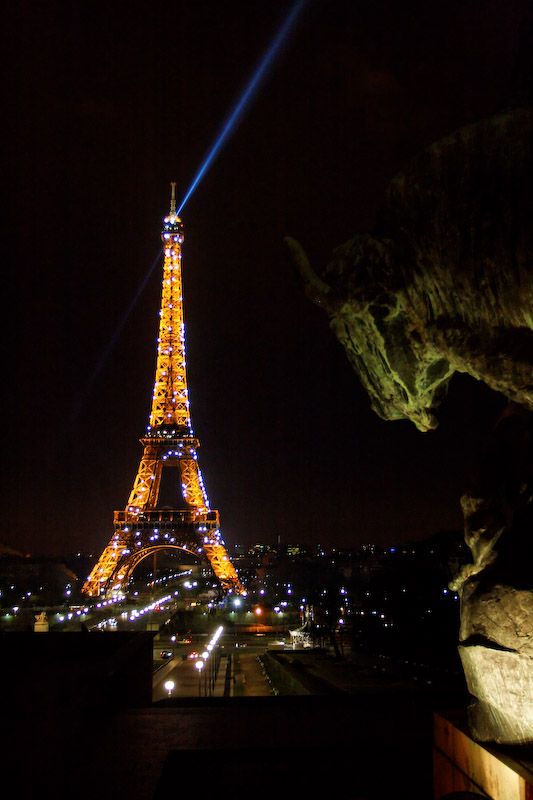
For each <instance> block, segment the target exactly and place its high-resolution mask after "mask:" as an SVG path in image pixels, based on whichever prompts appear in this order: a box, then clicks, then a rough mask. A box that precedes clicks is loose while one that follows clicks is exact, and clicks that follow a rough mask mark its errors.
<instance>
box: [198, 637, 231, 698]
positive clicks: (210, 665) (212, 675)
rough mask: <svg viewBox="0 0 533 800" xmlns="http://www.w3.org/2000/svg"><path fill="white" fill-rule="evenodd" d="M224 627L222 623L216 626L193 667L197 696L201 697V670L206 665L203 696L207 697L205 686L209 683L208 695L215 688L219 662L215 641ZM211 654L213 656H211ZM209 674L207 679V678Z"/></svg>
mask: <svg viewBox="0 0 533 800" xmlns="http://www.w3.org/2000/svg"><path fill="white" fill-rule="evenodd" d="M223 630H224V628H223V627H222V625H220V627H218V628H217V629H216V631H215V633H214V634H213V636H212V637H211V641H210V642H209V644H208V645H207V647H206V649H205V650H204V652H203V653H202V655H201V658H199V659H198V660H197V661H196V662H195V665H194V666H195V667H196V669H197V670H198V696H199V697H201V695H202V671H203V669H204V667H205V666H206V665H207V671H206V672H204V697H207V687H208V685H209V696H210V697H211V692H212V691H213V689H214V688H215V681H216V679H217V674H218V667H219V664H220V653H219V650H218V649H217V642H218V640H219V638H220V636H221V634H222V631H223ZM211 655H213V658H211ZM208 675H209V680H208Z"/></svg>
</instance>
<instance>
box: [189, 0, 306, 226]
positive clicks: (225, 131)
mask: <svg viewBox="0 0 533 800" xmlns="http://www.w3.org/2000/svg"><path fill="white" fill-rule="evenodd" d="M306 2H307V0H298V2H296V3H295V4H294V5H293V7H292V9H291V10H290V11H289V13H288V15H287V17H286V19H285V21H284V22H283V24H282V26H281V28H280V29H279V31H278V33H277V35H276V37H275V39H274V41H273V42H272V44H271V45H270V47H269V48H268V50H267V51H266V53H265V54H264V56H263V58H262V59H261V61H260V62H259V64H258V66H257V68H256V70H255V72H254V74H253V76H252V79H251V80H250V81H249V83H248V84H247V85H246V86H245V88H244V90H243V91H242V93H241V95H240V97H239V100H238V101H237V103H236V105H235V107H234V109H233V111H232V112H231V113H230V115H229V116H228V118H227V120H226V122H225V123H224V125H223V126H222V129H221V131H220V133H219V135H218V137H217V139H216V140H215V143H214V144H213V146H212V147H211V149H210V150H209V151H208V153H207V155H206V157H205V159H204V161H203V164H202V166H201V167H200V169H199V170H198V172H197V173H196V175H195V177H194V180H193V182H192V183H191V185H190V186H189V188H188V190H187V193H186V194H185V197H184V198H183V200H182V201H181V204H180V206H179V208H178V210H177V212H176V213H177V214H178V216H179V215H180V213H181V210H182V208H183V206H184V205H185V203H186V202H187V200H188V199H189V197H190V196H191V194H192V193H193V192H194V190H195V189H196V187H197V186H198V184H199V183H200V181H201V180H202V178H203V176H204V175H205V173H206V172H207V170H208V169H209V167H210V165H211V164H212V162H213V160H214V159H215V157H216V155H217V153H218V152H219V150H220V148H221V147H222V145H223V144H224V142H225V141H226V139H227V138H228V136H229V135H230V133H231V132H232V131H233V130H234V128H235V127H236V125H237V123H238V122H239V120H240V119H241V117H242V115H243V114H244V112H245V111H246V107H247V106H248V105H249V103H250V101H251V99H252V98H253V96H254V94H255V93H256V91H257V89H258V88H259V85H260V83H261V81H262V80H263V78H264V77H265V75H266V73H267V71H268V69H269V67H270V66H271V65H272V62H273V61H274V58H275V57H276V55H277V54H278V52H279V51H280V49H281V46H282V44H283V42H284V41H285V39H286V38H287V36H288V35H289V33H290V31H291V30H292V28H293V26H294V23H295V22H296V20H297V19H298V16H299V15H300V12H301V10H302V8H303V6H304V5H305V3H306Z"/></svg>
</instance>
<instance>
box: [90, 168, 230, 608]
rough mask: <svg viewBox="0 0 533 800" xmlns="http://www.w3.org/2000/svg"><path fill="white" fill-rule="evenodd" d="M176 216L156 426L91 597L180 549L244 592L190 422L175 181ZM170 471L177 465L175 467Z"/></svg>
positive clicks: (166, 272) (169, 248)
mask: <svg viewBox="0 0 533 800" xmlns="http://www.w3.org/2000/svg"><path fill="white" fill-rule="evenodd" d="M171 185H172V198H171V204H170V214H169V216H168V217H165V218H164V225H163V230H162V233H161V238H162V240H163V252H164V263H163V289H162V293H161V311H160V312H159V313H160V323H159V339H158V343H157V365H156V374H155V386H154V395H153V399H152V411H151V414H150V424H149V425H148V428H147V431H146V434H145V436H144V437H143V438H142V439H141V440H140V441H141V444H142V446H143V448H144V452H143V455H142V458H141V463H140V465H139V469H138V472H137V477H136V478H135V481H134V484H133V489H132V491H131V494H130V497H129V500H128V503H127V505H126V508H125V510H124V511H115V515H114V526H115V532H114V534H113V537H112V538H111V541H110V542H109V544H108V545H107V547H106V548H105V550H104V552H103V553H102V555H101V556H100V558H99V560H98V562H97V564H96V565H95V567H94V568H93V570H92V572H91V574H90V575H89V577H88V578H87V581H86V582H85V584H84V586H83V592H84V593H85V594H87V595H89V596H91V597H96V596H98V595H101V594H105V595H106V596H110V595H112V594H114V593H116V592H123V591H124V590H125V588H126V587H127V584H128V581H129V578H130V576H131V574H132V572H133V570H134V569H135V567H136V566H137V565H138V564H139V562H140V561H142V560H143V559H144V558H146V557H147V556H149V555H151V554H153V553H155V552H157V551H158V550H168V549H169V548H174V549H177V550H182V551H186V552H189V553H192V554H193V555H195V556H197V557H198V558H199V559H202V560H205V559H207V560H208V561H209V563H210V564H211V567H212V568H213V571H214V573H215V575H216V576H217V578H218V580H219V581H220V584H221V586H222V588H223V589H224V590H225V591H227V592H235V593H237V594H244V593H245V590H244V587H243V586H242V584H241V582H240V580H239V578H238V576H237V573H236V571H235V568H234V566H233V564H232V563H231V561H230V559H229V556H228V554H227V552H226V549H225V546H224V542H223V540H222V538H221V534H220V530H219V515H218V511H213V510H212V509H210V507H209V500H208V498H207V492H206V490H205V486H204V483H203V480H202V474H201V472H200V468H199V466H198V461H197V455H196V450H197V448H198V447H199V441H198V439H196V438H195V436H194V434H193V430H192V425H191V416H190V411H189V399H188V394H189V393H188V389H187V373H186V361H185V332H184V320H183V296H182V271H181V245H182V242H183V223H182V222H181V220H180V218H179V217H178V216H177V215H176V202H175V189H176V184H175V183H172V184H171ZM170 468H174V469H173V470H171V469H170ZM164 470H165V475H169V476H170V472H172V473H173V474H174V475H176V474H177V476H178V484H177V486H175V488H176V489H179V490H180V491H177V492H175V494H176V495H179V496H181V498H182V499H180V501H179V502H178V507H177V508H169V507H168V506H166V505H165V506H163V507H162V508H161V507H160V506H159V495H160V488H161V479H162V476H163V471H164Z"/></svg>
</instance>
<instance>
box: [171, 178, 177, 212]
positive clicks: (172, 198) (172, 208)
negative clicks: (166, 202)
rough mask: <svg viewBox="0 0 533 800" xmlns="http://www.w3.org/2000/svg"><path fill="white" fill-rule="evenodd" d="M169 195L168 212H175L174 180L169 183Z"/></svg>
mask: <svg viewBox="0 0 533 800" xmlns="http://www.w3.org/2000/svg"><path fill="white" fill-rule="evenodd" d="M170 186H171V195H170V214H171V215H172V214H175V213H176V181H172V182H171V184H170Z"/></svg>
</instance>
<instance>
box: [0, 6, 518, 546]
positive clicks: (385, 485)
mask: <svg viewBox="0 0 533 800" xmlns="http://www.w3.org/2000/svg"><path fill="white" fill-rule="evenodd" d="M528 6H529V3H528V2H525V0H524V2H522V1H521V0H515V1H514V2H504V0H467V1H466V2H465V0H460V2H459V1H458V0H442V2H441V1H440V0H428V1H427V2H425V3H421V2H413V0H404V1H403V2H401V3H398V2H396V0H361V2H357V1H356V0H352V1H349V0H344V1H341V0H329V1H326V0H310V1H309V2H308V3H307V4H306V5H305V7H304V9H303V11H302V12H301V14H300V17H299V20H298V23H297V25H296V27H295V29H294V30H293V33H292V35H291V36H290V38H289V40H288V41H287V43H286V46H285V47H284V49H283V51H282V52H281V53H280V54H279V56H278V57H277V58H276V60H275V63H274V65H273V68H272V69H271V71H270V72H269V74H268V76H267V77H266V79H265V80H264V82H263V83H262V84H261V86H260V88H259V91H258V92H257V94H256V95H255V97H254V99H253V102H252V103H251V104H250V106H249V108H248V110H247V113H246V114H245V115H244V117H243V118H242V120H241V122H240V124H239V126H238V127H237V129H236V130H235V131H234V132H233V134H232V136H231V137H230V138H229V140H228V141H227V144H226V146H225V147H224V148H223V149H222V150H221V151H220V153H219V154H218V157H217V159H216V160H215V161H214V162H213V164H212V166H211V168H210V170H209V171H208V172H207V173H206V175H205V177H204V179H203V180H202V181H201V182H200V183H199V185H198V187H197V189H196V190H195V192H194V193H193V195H192V196H191V197H190V199H189V201H188V202H187V204H186V206H185V208H184V209H183V211H182V213H181V218H182V220H183V222H184V226H185V242H184V247H183V265H184V301H185V319H186V336H187V352H188V360H187V363H188V381H189V391H190V399H191V409H192V419H193V426H194V430H195V434H196V435H197V436H198V438H199V440H200V443H201V448H200V450H199V461H200V466H201V469H202V473H203V477H204V480H205V483H206V486H207V490H208V493H209V497H210V501H211V506H212V507H213V508H218V509H219V511H220V515H221V522H222V530H223V535H224V538H225V540H226V542H227V543H228V545H230V546H231V545H232V544H234V543H236V542H243V543H246V544H249V543H253V542H256V541H266V542H275V541H276V539H277V537H278V536H280V537H281V541H282V542H285V543H288V542H303V543H307V544H314V543H318V542H321V543H324V544H338V545H341V546H353V547H357V546H358V545H360V544H362V543H364V542H369V541H373V542H376V543H378V544H381V545H385V544H392V543H400V542H405V541H408V540H411V539H420V538H424V537H427V536H430V535H432V534H433V533H436V532H437V531H440V530H442V529H459V528H461V527H462V518H461V512H460V506H459V497H460V495H461V492H462V489H463V487H464V486H465V482H466V480H467V477H468V471H469V468H470V462H471V460H472V457H473V456H474V455H475V452H476V448H477V446H478V443H479V441H480V439H481V437H482V436H483V434H484V432H485V431H486V430H487V429H488V427H489V426H490V424H491V422H493V421H494V419H495V417H496V415H497V414H498V412H499V410H500V409H501V408H502V407H503V405H504V404H505V400H504V399H503V398H501V397H499V396H497V395H495V394H493V393H491V392H489V391H488V390H487V389H486V388H485V387H484V386H483V385H480V384H476V383H475V382H474V381H473V380H472V379H470V378H467V377H464V376H459V375H456V376H455V377H454V378H453V379H452V383H451V385H450V390H449V394H448V397H447V399H446V400H445V402H444V403H443V405H442V406H441V408H440V413H439V418H440V420H441V426H440V428H439V429H438V430H437V431H435V432H432V433H429V434H422V433H420V432H418V431H417V430H416V429H415V427H414V426H413V425H412V424H411V423H409V422H407V421H405V422H404V421H401V422H384V421H382V420H381V419H379V418H378V417H377V416H376V415H375V413H374V412H373V411H371V409H370V401H369V399H368V397H367V395H366V393H365V392H364V390H363V388H362V386H361V385H360V383H359V380H358V378H357V376H356V374H355V373H354V372H352V370H351V367H350V366H349V364H348V361H347V359H346V357H345V355H344V353H343V351H342V350H341V348H340V345H338V344H337V342H336V340H335V338H334V336H333V334H332V333H331V332H330V331H329V327H328V321H327V318H326V316H325V314H324V313H323V312H321V311H320V310H319V309H318V308H316V307H315V306H313V305H312V304H311V303H310V302H309V301H308V300H307V299H306V297H305V295H304V292H303V289H302V286H301V284H300V282H299V280H298V278H297V276H296V273H295V270H294V269H293V266H292V264H291V262H290V258H289V255H288V252H287V249H286V246H285V244H284V242H283V237H284V236H285V235H291V236H293V237H294V238H296V239H298V240H299V241H300V242H301V243H302V245H303V246H304V247H305V249H306V250H307V252H308V253H309V254H310V257H311V261H312V263H313V265H314V266H315V267H317V268H319V267H320V266H322V265H324V264H325V263H326V262H327V261H328V260H329V256H330V254H331V252H332V250H333V249H334V248H335V247H336V246H337V245H339V244H341V243H343V242H344V241H346V240H347V239H349V238H351V237H352V236H353V235H354V234H356V233H358V232H365V231H368V230H369V229H370V228H371V227H372V225H373V223H374V220H375V216H376V212H377V209H378V207H379V204H380V202H381V200H382V198H383V194H384V191H385V189H386V186H387V184H388V183H389V181H390V180H391V179H392V178H393V177H394V175H395V174H396V173H397V172H398V171H399V170H400V169H401V167H402V165H403V164H404V163H405V162H406V161H407V160H408V159H409V158H410V157H412V156H415V155H416V154H417V153H419V152H420V150H421V149H423V148H424V147H425V146H427V145H429V144H430V143H431V142H433V141H435V140H437V139H439V138H441V137H442V136H444V135H446V134H447V133H448V132H450V131H452V130H453V129H455V128H456V127H459V126H461V125H463V124H466V123H468V122H472V121H475V120H477V119H479V118H481V117H484V116H487V115H490V114H491V113H493V112H494V111H495V110H497V109H498V108H499V107H501V105H502V103H504V102H505V98H506V95H507V92H508V88H509V84H510V80H511V74H512V70H513V66H514V63H515V59H516V53H517V51H518V49H519V43H520V37H521V31H522V29H523V28H524V24H525V20H526V14H527V10H528ZM290 8H291V3H288V2H280V1H278V0H268V2H266V1H263V0H249V2H244V1H243V0H241V2H234V0H225V2H214V0H204V1H202V0H196V1H195V2H180V1H179V0H172V1H171V2H170V1H169V2H163V0H154V1H153V2H149V1H148V0H144V1H143V2H139V1H137V0H132V1H131V0H130V2H119V0H102V1H101V0H93V1H92V2H90V3H88V2H77V1H76V0H74V1H73V2H48V0H43V1H42V2H37V0H34V2H24V1H23V0H21V2H18V3H15V2H11V3H9V4H8V10H7V12H6V13H5V14H4V26H3V27H4V31H5V33H6V43H5V45H4V51H7V54H6V55H5V56H4V63H6V64H7V97H6V99H5V100H4V111H5V112H6V113H5V119H4V124H3V140H4V154H5V156H6V159H5V160H6V162H7V180H6V182H5V183H4V200H7V202H8V213H7V215H4V231H5V245H4V258H3V265H2V282H3V286H4V292H3V315H2V316H3V321H4V323H5V333H4V365H5V367H4V370H3V374H4V381H3V384H4V386H3V388H4V404H3V407H4V415H3V419H4V426H3V436H2V444H3V464H4V470H3V474H4V478H3V481H2V511H3V513H2V524H3V530H2V532H1V533H0V543H2V542H3V543H5V544H10V545H11V546H12V547H14V548H16V549H18V550H21V551H23V552H30V553H32V554H35V555H37V554H50V555H52V554H58V553H70V552H74V551H77V550H79V549H81V550H82V551H84V552H90V551H93V552H94V553H95V555H96V556H97V555H99V554H100V552H101V551H102V550H103V548H104V546H105V545H106V544H107V542H108V541H109V539H110V537H111V533H112V519H113V511H114V509H121V508H124V506H125V504H126V502H127V499H128V495H129V492H130V490H131V488H132V484H133V479H134V477H135V474H136V471H137V467H138V463H139V459H140V457H141V454H142V447H141V445H140V444H139V442H138V439H139V437H140V436H142V434H143V432H144V430H145V427H146V424H147V422H148V414H149V410H150V404H151V395H152V388H153V378H154V370H155V353H156V337H157V330H158V310H159V302H160V275H161V273H160V269H161V264H160V263H159V264H158V265H157V267H156V268H155V269H154V270H153V272H152V273H151V276H150V279H149V281H148V283H147V284H146V287H145V288H144V290H143V291H142V293H141V294H140V296H139V297H138V299H137V302H136V303H135V304H133V301H134V298H135V297H136V295H137V293H138V292H139V289H140V287H141V285H142V284H143V281H144V279H145V277H146V275H147V274H148V272H149V270H150V268H151V266H152V264H153V262H154V259H155V258H156V257H157V255H158V253H159V252H160V247H161V242H160V238H159V237H160V228H161V219H162V217H163V216H164V215H165V214H166V213H167V212H168V207H169V198H170V187H169V185H170V181H176V182H177V195H178V198H181V197H183V196H184V195H185V193H186V191H187V189H188V187H189V185H190V183H191V181H192V179H193V178H194V175H195V174H196V172H197V170H198V169H199V167H200V166H201V164H202V161H203V159H204V157H205V155H206V153H207V151H208V150H209V148H210V147H211V145H212V143H213V141H214V139H215V138H216V136H217V134H218V132H219V130H220V128H221V126H222V125H223V123H224V121H225V120H226V118H227V116H228V114H229V112H230V111H231V109H232V107H233V106H234V104H235V102H236V100H237V99H238V97H239V95H240V93H241V91H242V89H243V87H244V86H245V85H246V83H247V82H248V81H249V79H250V78H251V76H252V73H253V71H254V69H255V66H256V65H257V63H258V61H259V59H260V58H261V56H262V55H263V54H264V52H265V50H266V48H267V47H268V45H269V43H270V42H271V40H272V38H273V37H274V35H275V34H276V31H277V30H278V28H279V26H280V24H281V22H282V20H283V19H284V17H285V15H286V14H287V12H288V10H289V9H290ZM132 305H133V309H132V311H131V313H130V314H129V315H128V314H127V312H128V309H130V308H131V307H132Z"/></svg>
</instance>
